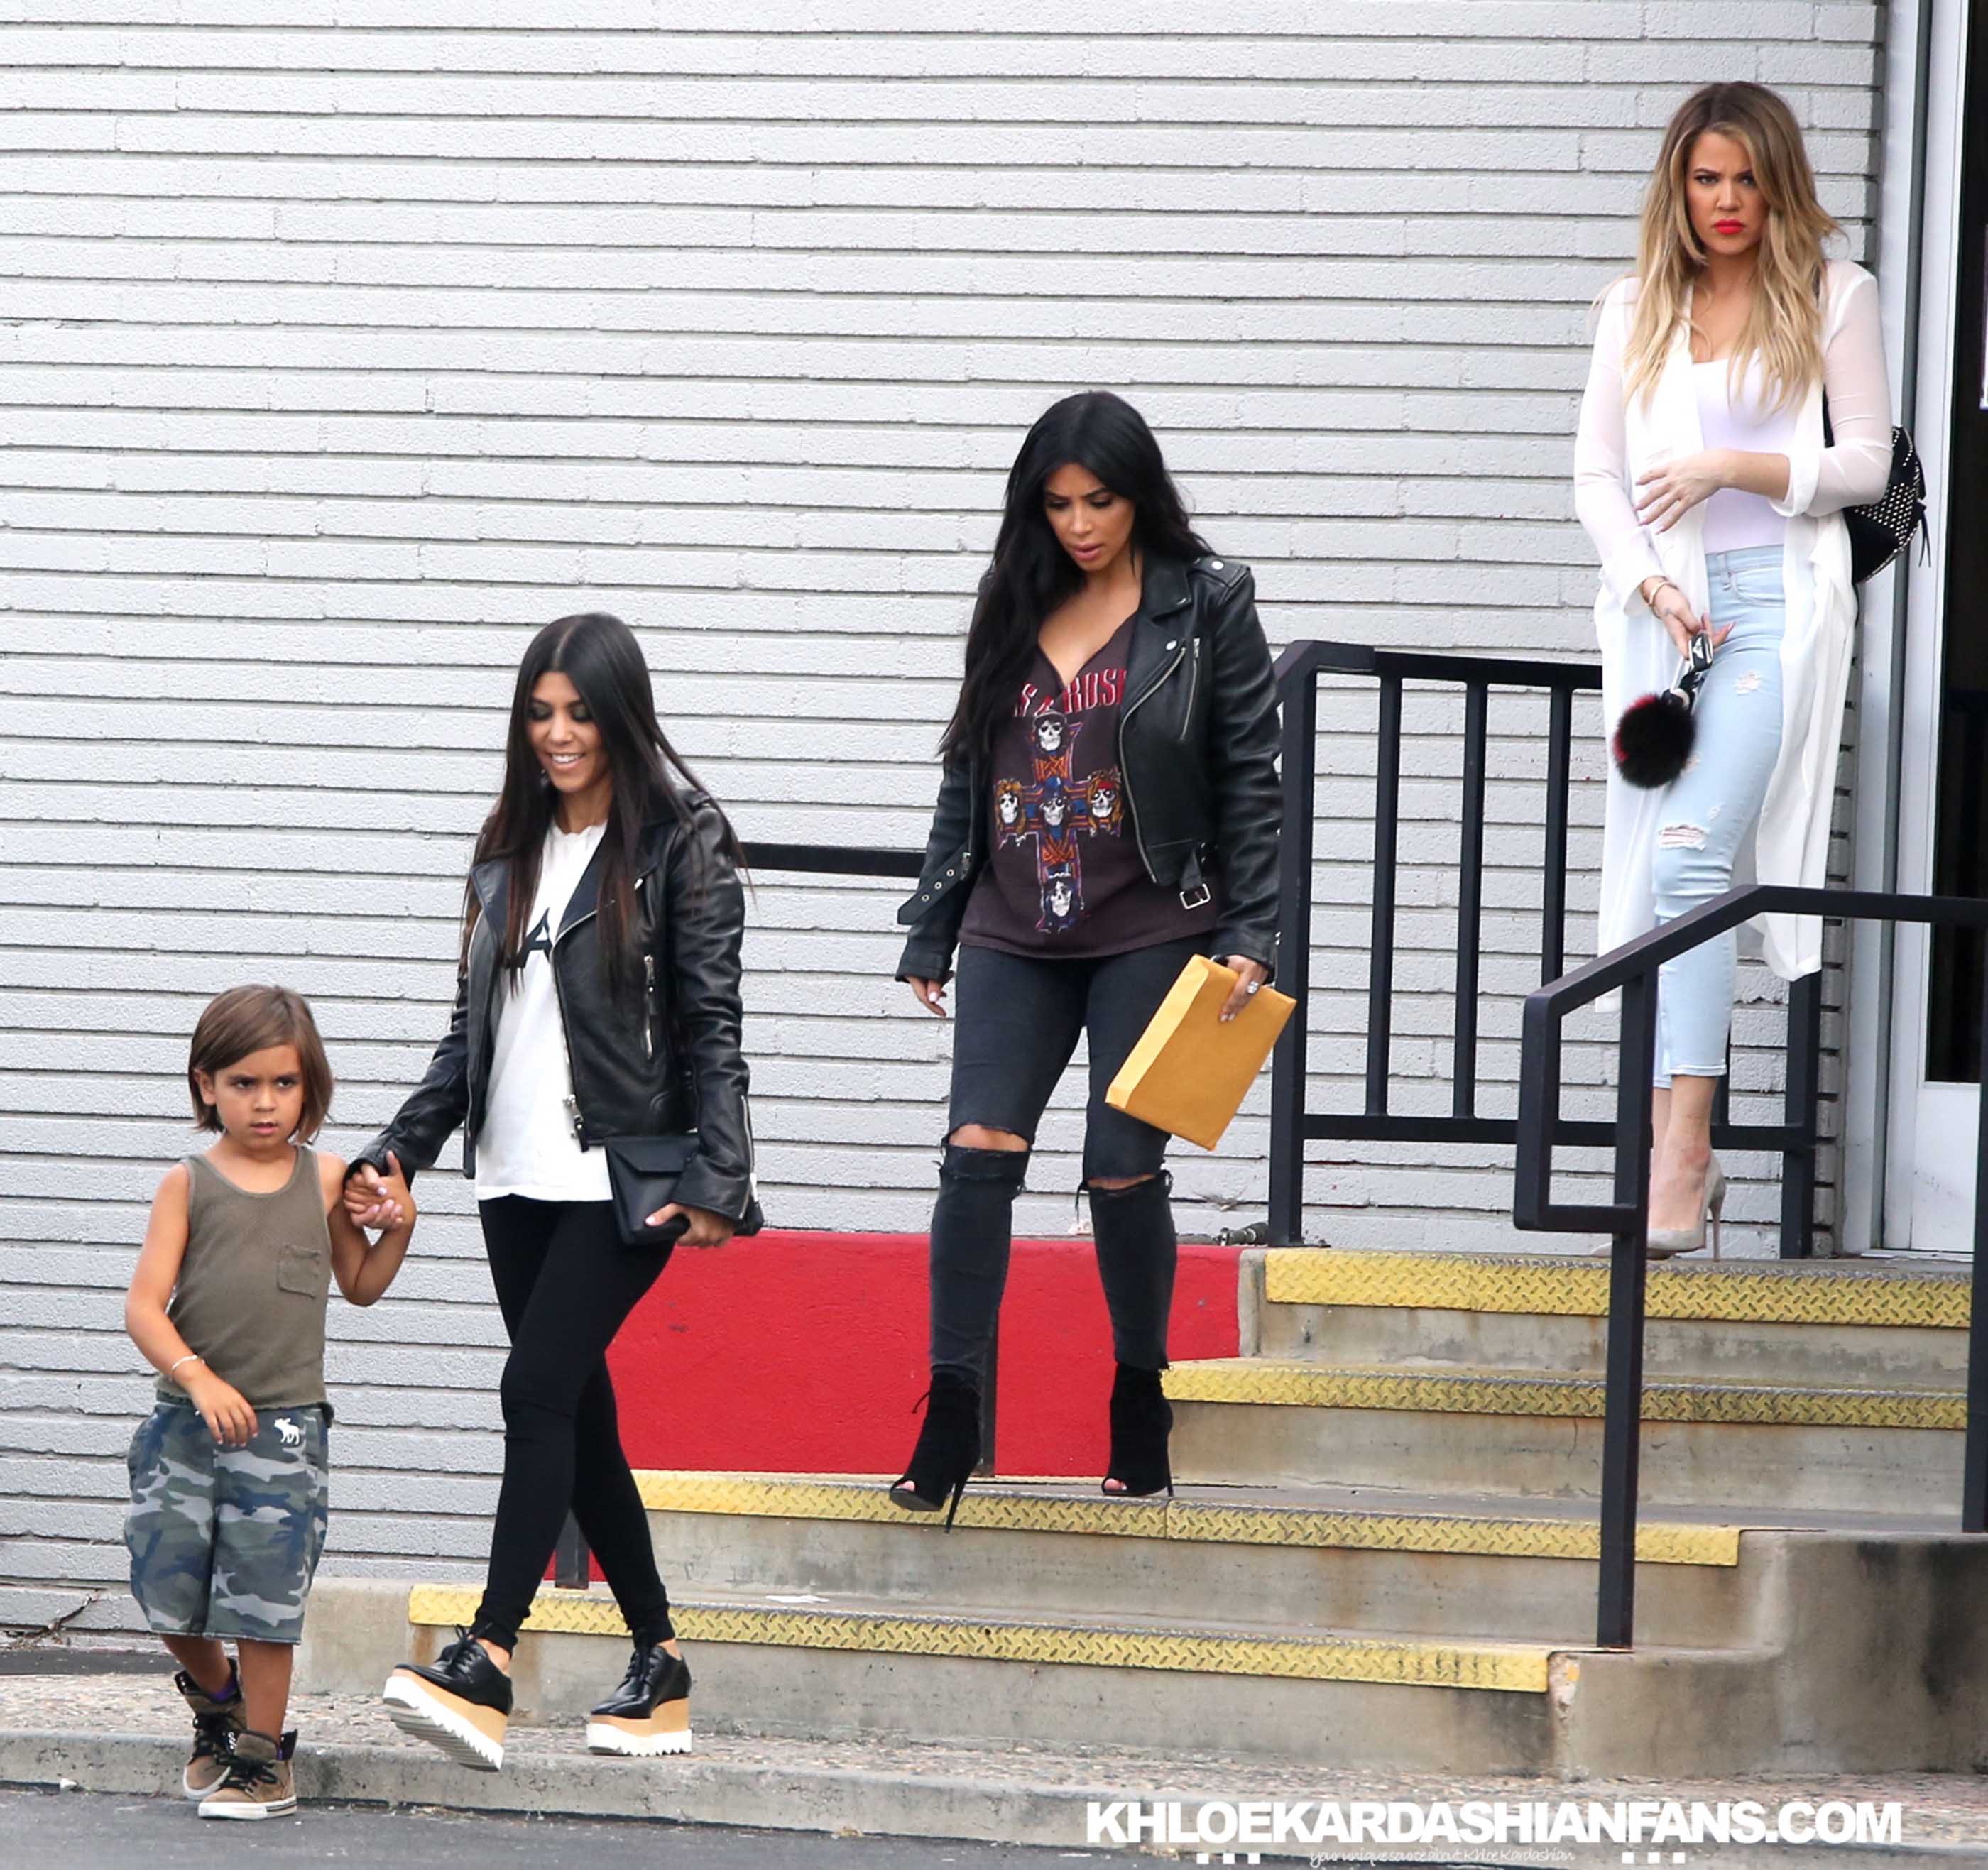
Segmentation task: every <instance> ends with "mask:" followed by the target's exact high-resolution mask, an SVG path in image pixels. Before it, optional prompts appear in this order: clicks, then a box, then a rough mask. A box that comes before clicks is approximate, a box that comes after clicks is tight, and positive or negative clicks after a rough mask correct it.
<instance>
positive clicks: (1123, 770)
mask: <svg viewBox="0 0 1988 1870" xmlns="http://www.w3.org/2000/svg"><path fill="white" fill-rule="evenodd" d="M1194 640H1195V641H1196V642H1197V643H1198V642H1199V641H1200V638H1199V637H1195V639H1194ZM1186 655H1187V649H1186V647H1185V645H1182V648H1181V649H1180V650H1179V651H1178V654H1175V657H1174V659H1173V661H1171V662H1169V663H1168V664H1167V666H1166V667H1165V668H1163V669H1162V670H1161V671H1160V672H1159V674H1158V675H1156V676H1155V678H1153V680H1152V681H1151V682H1149V683H1148V685H1146V687H1145V688H1143V689H1142V690H1141V692H1140V693H1139V696H1138V699H1137V700H1136V701H1134V702H1133V703H1132V705H1131V706H1130V707H1129V708H1127V709H1126V710H1125V712H1124V713H1123V714H1121V715H1120V716H1119V717H1118V783H1119V784H1120V785H1121V786H1124V789H1125V807H1126V809H1127V810H1128V811H1129V812H1131V814H1132V841H1133V843H1134V844H1137V845H1138V847H1139V861H1140V862H1141V863H1142V864H1144V865H1145V867H1146V874H1147V875H1148V877H1151V876H1152V875H1153V860H1152V856H1151V853H1150V852H1148V850H1147V849H1146V839H1145V834H1144V833H1143V832H1142V831H1141V830H1140V829H1139V802H1138V800H1137V799H1135V798H1134V797H1133V796H1132V769H1131V766H1130V764H1129V763H1128V762H1127V760H1126V758H1125V730H1126V729H1127V728H1128V727H1129V726H1131V724H1132V717H1133V715H1135V714H1137V713H1138V712H1139V710H1140V709H1141V708H1143V707H1144V706H1145V705H1146V704H1147V702H1149V701H1151V699H1152V698H1153V696H1154V695H1155V694H1157V693H1158V691H1159V690H1160V689H1161V688H1163V687H1164V686H1165V683H1166V679H1167V678H1168V676H1169V675H1171V674H1172V673H1173V672H1174V671H1175V669H1177V668H1179V667H1180V665H1181V664H1182V661H1184V660H1185V658H1186ZM1189 698H1190V700H1192V694H1191V693H1190V697H1189ZM1154 881H1155V882H1157V881H1158V878H1154Z"/></svg>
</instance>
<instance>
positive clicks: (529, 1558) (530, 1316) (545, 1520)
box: [471, 1195, 674, 1649]
mask: <svg viewBox="0 0 1988 1870" xmlns="http://www.w3.org/2000/svg"><path fill="white" fill-rule="evenodd" d="M477 1211H478V1214H479V1215H480V1216H481V1217H482V1222H483V1244H484V1247H485V1250H486V1252H487V1253H489V1258H490V1277H491V1278H492V1280H493V1281H494V1282H495V1285H496V1287H497V1304H498V1306H499V1308H500V1309H501V1310H502V1312H503V1314H504V1326H505V1330H506V1331H509V1333H510V1336H511V1354H510V1356H509V1358H508V1359H507V1360H506V1361H505V1364H504V1376H503V1381H502V1385H501V1386H500V1389H499V1394H500V1395H501V1397H502V1402H503V1405H504V1479H503V1484H502V1487H501V1488H500V1489H499V1493H498V1496H497V1523H496V1527H495V1530H494V1531H493V1532H492V1535H491V1540H490V1570H489V1577H488V1578H487V1580H486V1581H485V1586H484V1591H483V1601H482V1605H480V1606H479V1607H478V1610H477V1613H476V1621H475V1624H474V1625H472V1628H471V1633H472V1635H477V1636H487V1637H489V1638H490V1640H491V1641H492V1642H494V1643H499V1644H502V1645H503V1647H504V1648H505V1649H516V1647H517V1642H518V1628H519V1625H520V1624H522V1622H523V1621H525V1618H526V1616H527V1615H529V1612H530V1610H531V1608H532V1596H533V1594H535V1593H536V1591H537V1590H538V1588H539V1584H540V1583H541V1582H542V1581H543V1579H544V1577H545V1575H546V1565H547V1564H549V1562H550V1561H551V1558H552V1555H553V1547H555V1546H556V1545H557V1544H558V1543H559V1535H560V1527H563V1525H564V1524H565V1523H566V1510H567V1508H568V1507H569V1506H570V1507H571V1509H572V1510H573V1517H575V1518H576V1520H579V1522H580V1530H581V1531H582V1532H583V1533H584V1534H586V1535H587V1544H589V1545H590V1546H591V1547H593V1553H594V1556H595V1557H597V1558H598V1559H599V1560H600V1568H601V1570H602V1571H603V1572H604V1573H605V1574H607V1583H608V1586H609V1588H610V1589H611V1590H612V1591H614V1601H615V1602H616V1603H617V1604H618V1605H620V1608H621V1615H623V1617H624V1618H626V1619H627V1624H628V1628H629V1629H630V1630H631V1632H633V1633H634V1638H635V1640H636V1641H637V1642H638V1643H656V1642H662V1641H664V1639H665V1638H668V1637H669V1636H671V1635H674V1631H673V1630H672V1628H671V1624H670V1605H669V1598H668V1594H667V1593H666V1592H665V1591H664V1589H663V1581H662V1578H661V1576H660V1575H659V1574H658V1572H657V1570H656V1555H655V1551H654V1547H652V1546H651V1544H650V1540H649V1520H648V1515H647V1513H646V1512H645V1511H644V1508H643V1506H642V1496H641V1493H640V1492H639V1490H637V1487H636V1485H635V1476H634V1474H633V1473H631V1472H630V1470H629V1466H628V1457H627V1456H626V1455H625V1454H624V1453H623V1452H621V1432H620V1425H619V1423H618V1422H617V1419H616V1415H615V1409H614V1384H613V1383H612V1381H610V1379H609V1377H608V1375H607V1347H608V1346H609V1345H610V1344H612V1343H613V1342H614V1334H615V1333H616V1332H617V1331H620V1328H621V1325H622V1321H623V1320H624V1319H626V1318H627V1316H628V1314H629V1313H631V1311H633V1310H634V1309H635V1307H636V1304H637V1302H638V1301H639V1300H641V1297H642V1295H643V1293H645V1292H647V1290H649V1288H650V1287H651V1286H652V1285H654V1283H655V1282H656V1277H657V1275H658V1273H661V1271H662V1270H663V1267H664V1265H665V1264H666V1263H668V1260H669V1256H670V1249H669V1248H668V1246H664V1247H662V1248H660V1249H658V1248H654V1247H641V1246H624V1244H623V1243H622V1240H621V1236H620V1232H619V1230H618V1229H617V1228H616V1226H615V1224H614V1203H613V1202H605V1201H533V1200H531V1199H529V1198H527V1197H526V1196H525V1195H504V1196H502V1197H501V1198H499V1199H496V1200H494V1201H485V1202H478V1204H477Z"/></svg>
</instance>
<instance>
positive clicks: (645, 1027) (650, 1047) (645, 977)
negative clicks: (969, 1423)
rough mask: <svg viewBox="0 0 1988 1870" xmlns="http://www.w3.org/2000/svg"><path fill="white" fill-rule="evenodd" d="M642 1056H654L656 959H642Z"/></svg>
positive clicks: (650, 956) (649, 957) (648, 957)
mask: <svg viewBox="0 0 1988 1870" xmlns="http://www.w3.org/2000/svg"><path fill="white" fill-rule="evenodd" d="M642 993H643V1004H642V1056H643V1057H644V1058H646V1059H653V1058H654V1057H655V1056H656V958H655V956H654V955H647V954H645V955H644V956H643V957H642Z"/></svg>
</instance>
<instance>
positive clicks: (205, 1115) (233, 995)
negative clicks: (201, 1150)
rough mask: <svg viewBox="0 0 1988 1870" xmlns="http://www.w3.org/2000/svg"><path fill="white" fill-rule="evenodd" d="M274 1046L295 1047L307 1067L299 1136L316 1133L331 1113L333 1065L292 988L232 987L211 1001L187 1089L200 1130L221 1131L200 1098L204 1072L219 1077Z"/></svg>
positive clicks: (197, 1032)
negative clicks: (254, 1053)
mask: <svg viewBox="0 0 1988 1870" xmlns="http://www.w3.org/2000/svg"><path fill="white" fill-rule="evenodd" d="M271 1046H295V1047H296V1049H297V1057H298V1060H299V1062H300V1063H302V1065H303V1073H304V1114H303V1117H302V1118H301V1119H300V1120H299V1122H298V1124H297V1127H296V1131H295V1135H296V1137H297V1138H299V1139H301V1140H302V1141H304V1142H306V1143H307V1142H309V1141H310V1140H311V1139H312V1138H313V1137H314V1136H316V1135H317V1133H318V1131H319V1130H320V1129H321V1128H323V1124H324V1120H325V1118H326V1117H327V1116H328V1115H330V1111H331V1089H332V1078H331V1061H330V1060H329V1059H327V1058H326V1057H325V1055H324V1041H323V1040H322V1039H320V1037H319V1036H318V1030H317V1022H316V1020H314V1019H313V1018H312V1017H311V1009H310V1005H309V1002H308V1001H306V999H305V998H304V996H303V995H302V994H301V993H292V992H291V991H290V989H289V988H288V987H230V988H229V989H228V991H227V992H225V993H222V994H218V995H216V996H215V998H214V999H211V1000H210V1001H208V1004H207V1010H206V1011H205V1013H202V1014H201V1016H200V1023H199V1024H198V1025H197V1026H194V1029H193V1047H192V1049H191V1051H190V1053H188V1057H187V1088H188V1090H189V1091H191V1092H192V1094H193V1114H194V1124H195V1125H196V1126H197V1127H198V1128H201V1129H202V1130H218V1129H219V1128H221V1118H220V1114H219V1113H218V1111H216V1110H215V1107H214V1106H213V1105H212V1104H209V1103H208V1101H207V1100H206V1099H205V1097H202V1096H201V1094H200V1074H201V1073H202V1072H205V1073H206V1074H207V1075H208V1077H219V1076H220V1075H221V1073H222V1072H224V1071H225V1070H227V1069H228V1067H229V1066H230V1065H232V1064H235V1063H238V1062H239V1061H240V1060H242V1059H245V1058H246V1057H248V1056H249V1054H250V1053H252V1052H262V1051H266V1050H268V1049H269V1047H271Z"/></svg>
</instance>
